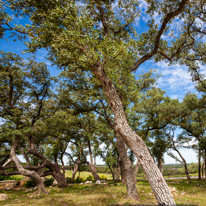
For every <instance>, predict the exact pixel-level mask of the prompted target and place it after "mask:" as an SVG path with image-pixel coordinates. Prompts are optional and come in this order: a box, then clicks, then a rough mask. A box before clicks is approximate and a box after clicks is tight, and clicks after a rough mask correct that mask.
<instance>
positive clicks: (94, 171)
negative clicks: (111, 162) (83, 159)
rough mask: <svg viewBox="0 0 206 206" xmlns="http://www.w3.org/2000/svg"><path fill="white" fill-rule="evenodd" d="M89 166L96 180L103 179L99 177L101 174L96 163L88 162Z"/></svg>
mask: <svg viewBox="0 0 206 206" xmlns="http://www.w3.org/2000/svg"><path fill="white" fill-rule="evenodd" d="M87 165H88V167H89V168H90V169H91V171H92V175H93V177H94V179H95V181H97V180H101V178H100V177H99V175H98V174H97V169H96V168H95V167H94V165H92V164H91V163H89V162H87Z"/></svg>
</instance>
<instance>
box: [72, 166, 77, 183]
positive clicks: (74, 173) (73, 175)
mask: <svg viewBox="0 0 206 206" xmlns="http://www.w3.org/2000/svg"><path fill="white" fill-rule="evenodd" d="M71 171H72V180H75V175H76V173H77V171H78V164H77V163H75V164H74V169H71Z"/></svg>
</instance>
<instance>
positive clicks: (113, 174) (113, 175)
mask: <svg viewBox="0 0 206 206" xmlns="http://www.w3.org/2000/svg"><path fill="white" fill-rule="evenodd" d="M107 165H108V167H109V169H110V172H111V173H112V178H113V180H114V181H115V173H114V170H113V169H112V168H111V166H110V164H108V163H107Z"/></svg>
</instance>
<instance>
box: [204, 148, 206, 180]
mask: <svg viewBox="0 0 206 206" xmlns="http://www.w3.org/2000/svg"><path fill="white" fill-rule="evenodd" d="M204 160H205V183H206V150H205V159H204Z"/></svg>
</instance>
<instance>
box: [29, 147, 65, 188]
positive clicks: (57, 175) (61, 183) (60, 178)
mask: <svg viewBox="0 0 206 206" xmlns="http://www.w3.org/2000/svg"><path fill="white" fill-rule="evenodd" d="M28 153H29V154H33V155H35V156H36V157H38V158H39V159H40V160H41V161H42V162H43V163H45V164H46V167H47V168H48V169H50V170H51V172H52V177H53V178H54V179H55V180H56V181H57V183H58V187H60V188H65V187H67V180H66V178H65V176H64V175H63V174H62V173H61V170H60V168H59V165H58V164H54V163H51V162H50V161H48V160H47V159H46V158H45V157H44V156H43V155H42V154H41V153H39V152H38V151H37V150H35V148H34V146H33V148H32V149H30V150H28Z"/></svg>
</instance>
